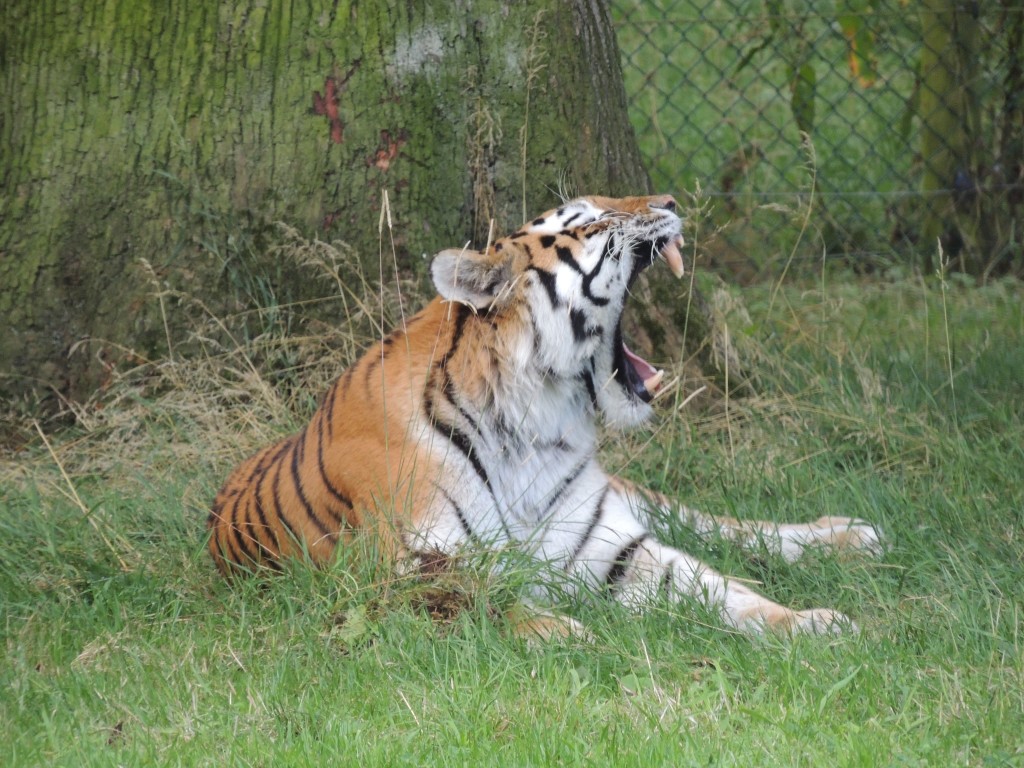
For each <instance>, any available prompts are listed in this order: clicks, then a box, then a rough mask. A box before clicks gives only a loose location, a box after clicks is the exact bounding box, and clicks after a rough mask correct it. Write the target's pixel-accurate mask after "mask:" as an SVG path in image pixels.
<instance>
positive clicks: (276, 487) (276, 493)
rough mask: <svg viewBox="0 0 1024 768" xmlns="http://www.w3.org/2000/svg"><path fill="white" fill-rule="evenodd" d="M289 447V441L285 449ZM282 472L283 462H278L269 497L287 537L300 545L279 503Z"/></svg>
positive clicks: (296, 534)
mask: <svg viewBox="0 0 1024 768" xmlns="http://www.w3.org/2000/svg"><path fill="white" fill-rule="evenodd" d="M290 445H291V441H290V440H289V441H288V442H286V443H285V447H288V446H290ZM282 472H284V462H283V461H279V462H277V474H275V475H274V480H273V481H272V482H271V484H270V492H271V493H270V495H271V496H272V497H273V499H274V507H275V508H276V509H277V517H278V519H279V520H280V521H281V523H282V524H283V525H284V527H285V528H286V529H287V530H288V535H289V536H291V537H292V541H294V542H295V543H296V544H299V545H301V544H302V540H301V539H300V538H299V535H298V533H296V531H295V528H294V527H293V526H292V524H291V523H290V522H289V521H288V515H287V514H285V509H284V504H282V503H281V473H282Z"/></svg>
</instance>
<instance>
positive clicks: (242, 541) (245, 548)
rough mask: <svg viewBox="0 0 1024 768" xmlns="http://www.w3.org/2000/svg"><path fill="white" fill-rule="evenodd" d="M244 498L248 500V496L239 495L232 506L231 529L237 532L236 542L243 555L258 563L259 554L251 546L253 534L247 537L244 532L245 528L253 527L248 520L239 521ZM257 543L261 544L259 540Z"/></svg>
mask: <svg viewBox="0 0 1024 768" xmlns="http://www.w3.org/2000/svg"><path fill="white" fill-rule="evenodd" d="M244 498H246V494H239V495H238V496H237V497H236V498H235V503H234V504H233V505H232V508H231V512H232V517H233V518H234V519H233V520H232V524H231V527H232V529H233V530H234V532H235V541H237V542H238V546H239V548H240V549H241V550H242V554H244V555H245V556H246V557H247V558H248V559H249V561H250V562H252V563H258V562H259V561H260V556H259V553H258V552H254V551H253V550H252V548H251V547H250V546H249V539H252V538H253V536H252V534H249V535H248V536H247V535H246V534H245V532H244V531H243V528H251V527H252V526H251V525H250V524H249V521H248V518H247V519H246V520H245V522H244V523H243V522H242V521H240V520H239V516H238V513H239V511H240V510H239V505H240V504H241V503H242V499H244ZM256 543H257V544H259V540H257V541H256Z"/></svg>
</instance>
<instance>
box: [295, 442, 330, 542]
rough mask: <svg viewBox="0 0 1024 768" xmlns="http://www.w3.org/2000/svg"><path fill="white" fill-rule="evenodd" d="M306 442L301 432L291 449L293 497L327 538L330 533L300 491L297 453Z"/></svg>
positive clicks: (299, 457)
mask: <svg viewBox="0 0 1024 768" xmlns="http://www.w3.org/2000/svg"><path fill="white" fill-rule="evenodd" d="M305 442H306V430H303V432H302V434H301V435H299V438H298V440H297V441H296V444H295V446H294V447H293V448H292V460H291V471H292V482H293V483H294V484H295V495H296V496H297V497H298V499H299V503H300V504H301V505H302V508H303V510H304V511H305V512H306V516H307V517H308V518H309V519H310V520H312V521H313V524H314V525H316V527H317V529H318V530H319V531H320V533H321V534H323V535H324V536H329V535H330V533H331V531H330V529H329V528H328V527H327V525H326V524H325V523H324V521H323V520H321V519H320V518H319V517H318V516H317V514H316V511H315V510H314V509H313V505H312V504H310V503H309V499H307V498H306V494H305V493H304V492H303V490H302V478H301V477H300V476H299V463H300V461H301V458H302V457H301V456H300V455H299V453H300V452H301V451H302V446H303V444H304V443H305Z"/></svg>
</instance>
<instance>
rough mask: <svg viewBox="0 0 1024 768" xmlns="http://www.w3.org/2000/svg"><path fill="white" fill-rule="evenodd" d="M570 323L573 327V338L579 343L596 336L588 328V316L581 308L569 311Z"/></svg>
mask: <svg viewBox="0 0 1024 768" xmlns="http://www.w3.org/2000/svg"><path fill="white" fill-rule="evenodd" d="M569 323H570V324H571V325H572V337H573V338H574V339H575V340H576V342H577V343H579V342H582V341H586V340H587V339H588V338H590V337H592V336H594V333H593V332H592V331H591V330H590V329H588V328H587V316H586V314H585V313H584V312H583V310H581V309H580V308H579V307H573V308H572V309H570V310H569Z"/></svg>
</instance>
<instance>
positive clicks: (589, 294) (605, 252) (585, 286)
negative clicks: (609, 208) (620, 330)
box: [583, 237, 614, 307]
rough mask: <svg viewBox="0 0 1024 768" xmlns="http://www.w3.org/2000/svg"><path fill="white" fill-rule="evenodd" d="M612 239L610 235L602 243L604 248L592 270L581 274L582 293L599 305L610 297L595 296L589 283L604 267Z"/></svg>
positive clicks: (603, 303)
mask: <svg viewBox="0 0 1024 768" xmlns="http://www.w3.org/2000/svg"><path fill="white" fill-rule="evenodd" d="M613 239H614V238H612V237H609V238H608V242H606V243H605V244H604V249H603V250H602V251H601V256H600V258H598V260H597V264H596V265H595V267H594V268H593V269H592V270H590V272H588V273H587V274H586V275H584V276H583V295H584V296H586V297H587V298H588V299H590V301H592V302H593V303H594V304H596V305H597V306H599V307H603V306H605V305H607V304H608V302H609V301H610V299H608V298H607V297H605V296H595V295H594V294H593V292H592V291H591V290H590V284H591V283H592V282H594V278H595V277H597V276H598V275H599V274H601V270H602V269H603V268H604V263H605V259H607V257H608V253H609V249H610V248H611V243H612V240H613Z"/></svg>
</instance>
